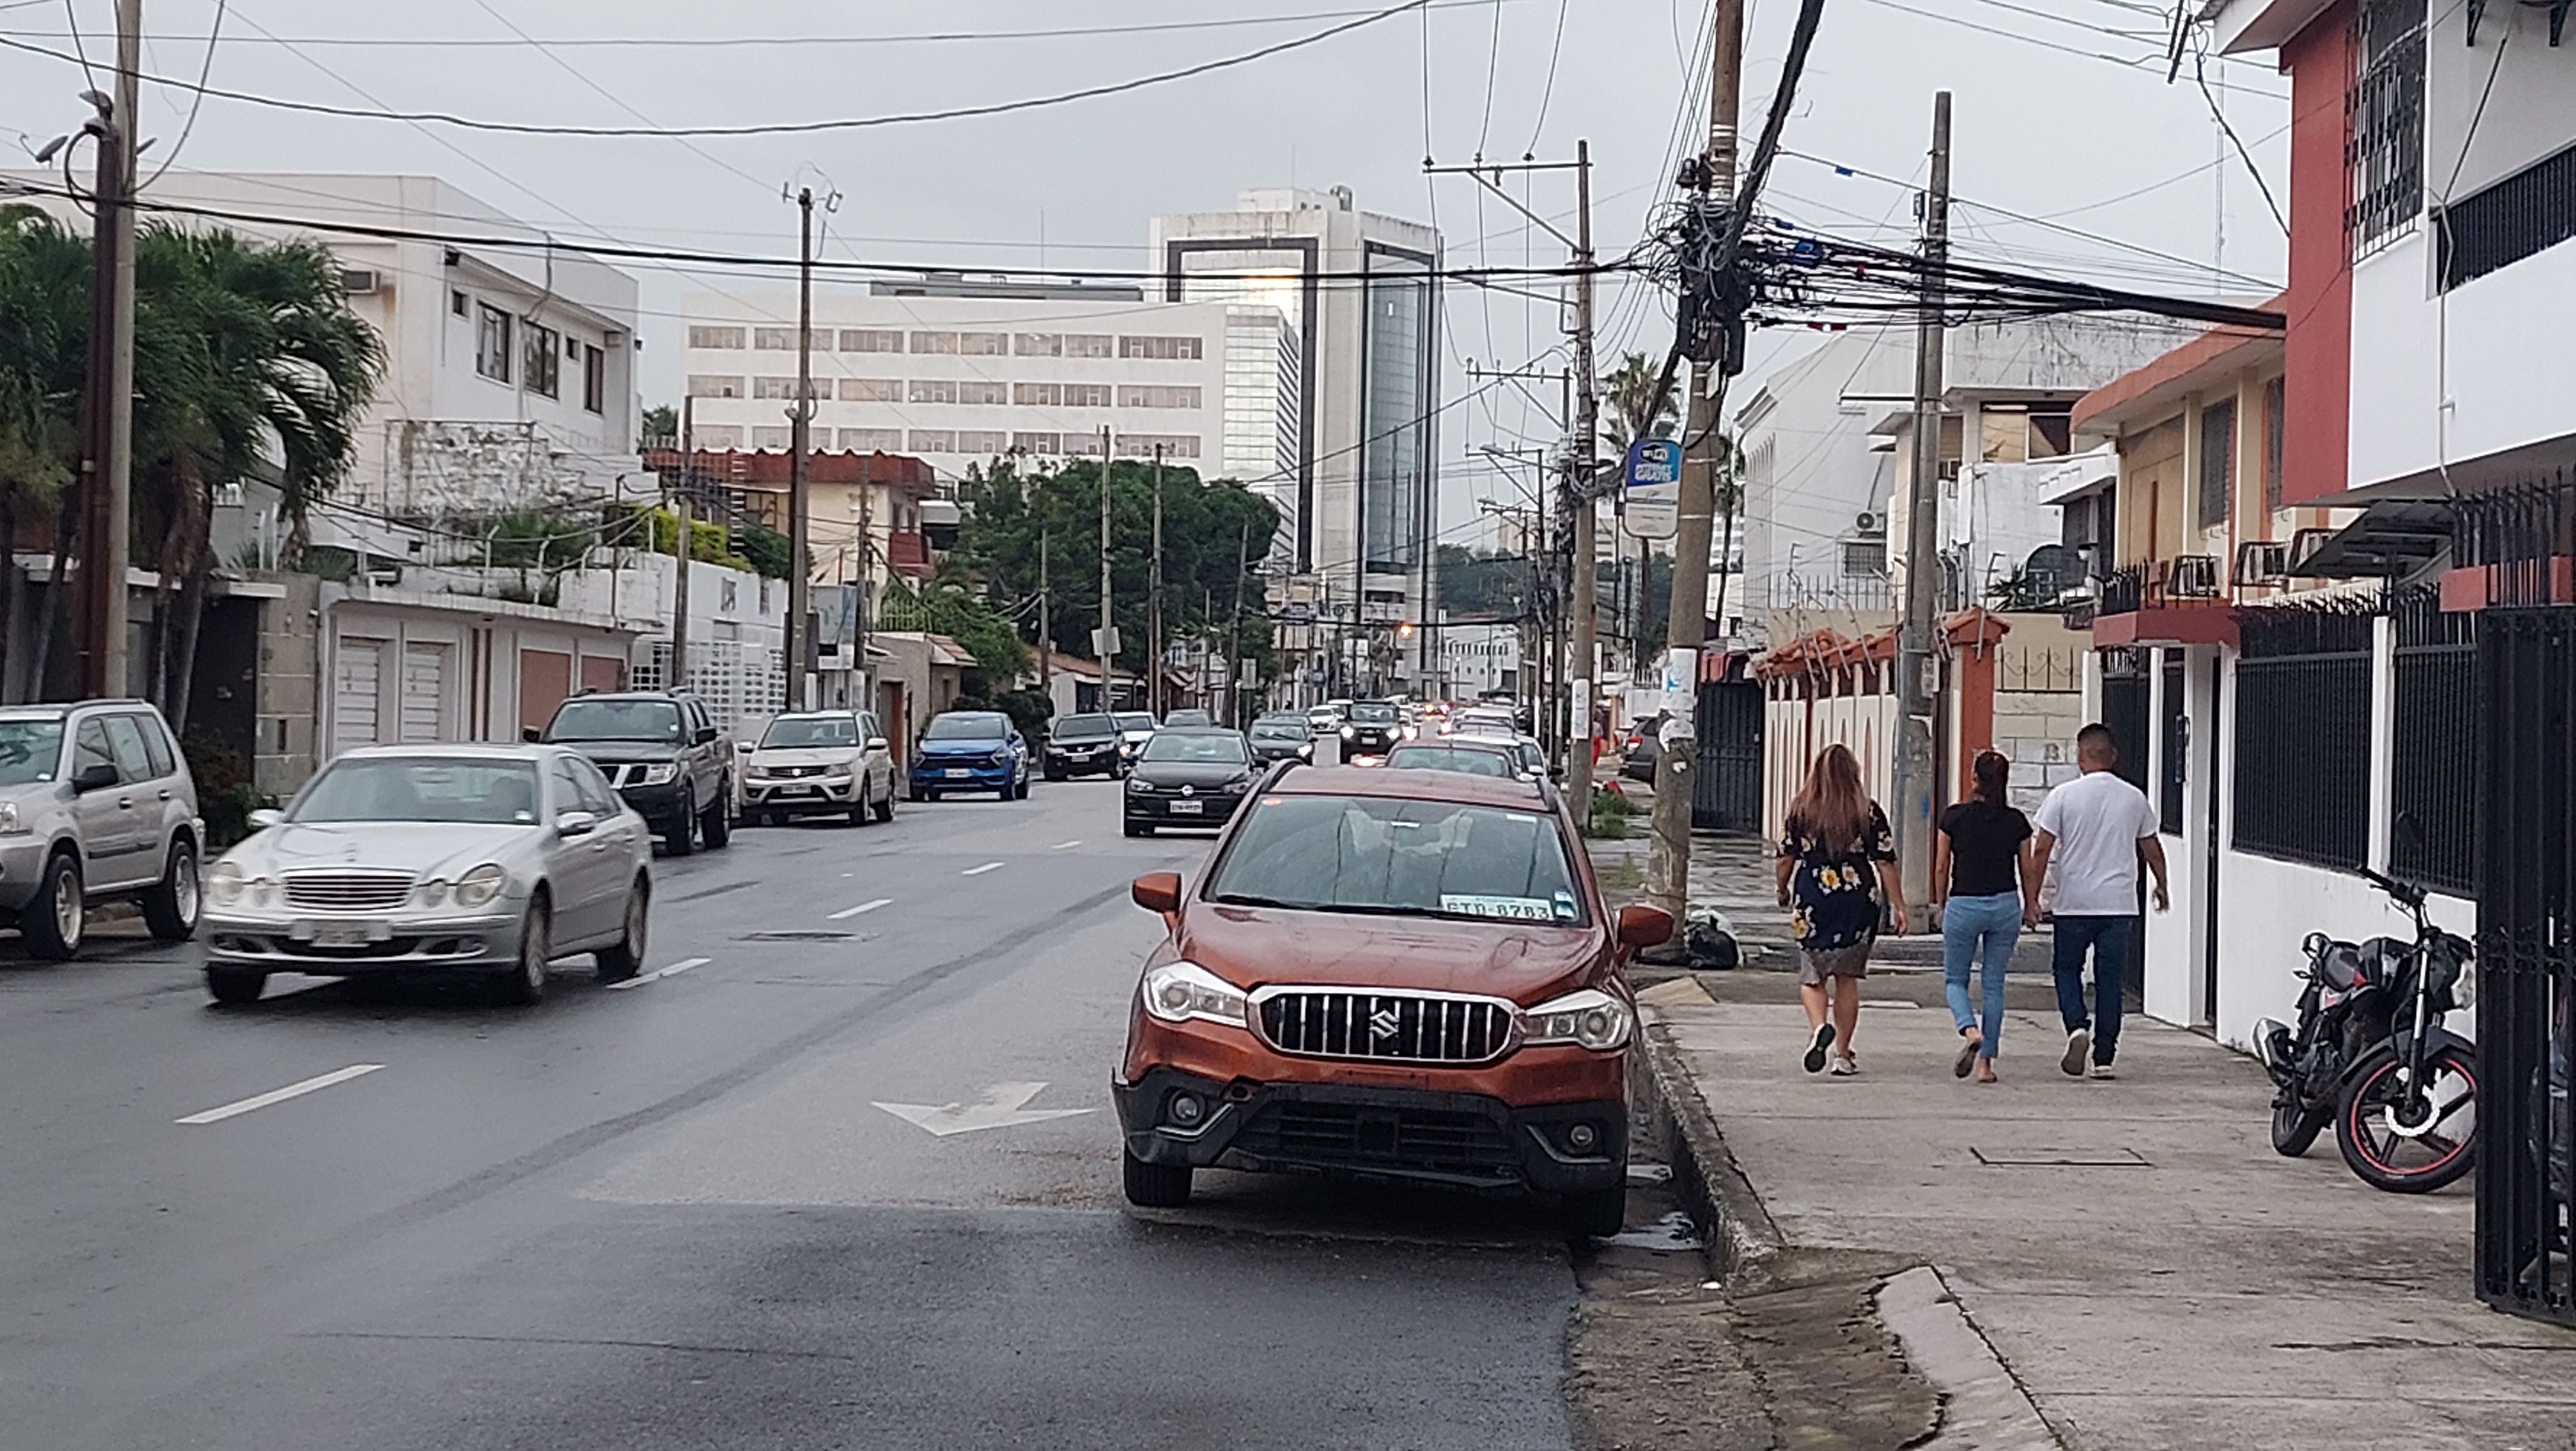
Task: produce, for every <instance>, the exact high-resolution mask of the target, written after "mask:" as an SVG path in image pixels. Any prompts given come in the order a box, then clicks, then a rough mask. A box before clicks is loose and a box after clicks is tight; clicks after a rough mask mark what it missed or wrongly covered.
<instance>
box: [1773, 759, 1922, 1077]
mask: <svg viewBox="0 0 2576 1451" xmlns="http://www.w3.org/2000/svg"><path fill="white" fill-rule="evenodd" d="M1778 876H1779V886H1780V905H1781V906H1783V907H1788V908H1790V909H1791V913H1792V915H1791V926H1792V929H1793V930H1794V931H1795V932H1796V934H1797V937H1798V949H1799V966H1798V999H1799V1001H1800V1002H1802V1003H1804V1004H1805V1005H1806V1008H1807V1055H1806V1059H1805V1066H1806V1070H1807V1071H1808V1072H1809V1073H1820V1072H1823V1071H1824V1069H1825V1067H1826V1065H1827V1063H1828V1062H1829V1061H1830V1063H1831V1064H1832V1067H1833V1071H1834V1073H1835V1074H1836V1075H1837V1076H1846V1075H1849V1074H1852V1073H1856V1072H1858V1071H1859V1067H1858V1065H1857V1064H1856V1063H1854V1062H1853V1060H1852V1034H1853V1032H1854V1031H1855V1030H1856V1029H1857V1028H1858V1027H1859V1024H1860V983H1861V979H1862V978H1865V977H1867V976H1868V975H1869V949H1870V944H1871V943H1873V942H1875V941H1876V940H1877V939H1878V928H1879V922H1880V919H1881V916H1882V910H1881V907H1880V902H1881V896H1880V894H1881V893H1884V894H1885V898H1884V900H1885V903H1886V907H1885V910H1884V916H1885V919H1886V921H1887V923H1888V925H1889V926H1890V927H1892V928H1893V929H1894V930H1895V931H1896V932H1897V933H1899V934H1900V935H1901V934H1903V932H1904V931H1905V893H1904V890H1903V888H1902V887H1901V886H1900V885H1899V882H1898V878H1897V875H1896V834H1895V833H1894V832H1893V831H1891V830H1890V829H1889V828H1888V824H1887V813H1886V812H1884V811H1881V810H1879V809H1878V803H1877V802H1874V801H1872V800H1870V799H1869V791H1868V790H1867V788H1865V787H1863V786H1862V785H1861V779H1860V762H1859V761H1858V760H1856V759H1855V758H1854V757H1853V756H1852V753H1851V750H1850V749H1849V748H1848V747H1846V746H1843V745H1840V744H1836V745H1830V746H1827V747H1825V749H1824V751H1823V753H1822V754H1820V755H1818V756H1817V757H1816V761H1815V764H1814V765H1812V766H1810V767H1809V768H1808V770H1807V783H1806V785H1804V786H1802V787H1800V788H1799V790H1798V795H1797V799H1796V800H1794V801H1791V802H1790V803H1789V820H1788V823H1787V825H1786V826H1785V827H1784V828H1783V829H1782V831H1781V834H1780V858H1779V864H1778Z"/></svg>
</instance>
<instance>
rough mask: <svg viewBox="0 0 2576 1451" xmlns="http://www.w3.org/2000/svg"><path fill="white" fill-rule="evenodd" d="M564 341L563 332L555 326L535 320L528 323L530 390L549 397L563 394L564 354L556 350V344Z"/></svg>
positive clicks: (528, 381)
mask: <svg viewBox="0 0 2576 1451" xmlns="http://www.w3.org/2000/svg"><path fill="white" fill-rule="evenodd" d="M562 341H563V334H561V333H559V332H556V331H555V330H554V329H553V328H550V327H546V326H543V325H541V324H538V323H533V322H532V323H530V324H528V334H527V369H526V376H527V383H528V391H529V392H531V393H537V394H542V395H543V396H545V397H548V398H560V397H562V396H563V355H562V354H561V353H558V352H557V351H555V344H557V343H559V342H562Z"/></svg>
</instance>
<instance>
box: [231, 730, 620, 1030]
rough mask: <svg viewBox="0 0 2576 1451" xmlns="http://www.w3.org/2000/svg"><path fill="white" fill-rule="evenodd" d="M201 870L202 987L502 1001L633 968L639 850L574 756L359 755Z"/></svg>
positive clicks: (474, 752) (616, 808) (616, 807)
mask: <svg viewBox="0 0 2576 1451" xmlns="http://www.w3.org/2000/svg"><path fill="white" fill-rule="evenodd" d="M251 820H252V822H253V824H254V825H256V826H258V827H259V830H258V831H257V832H256V833H254V834H253V835H252V836H251V837H250V839H249V840H247V841H244V842H242V843H241V844H240V845H238V846H236V847H234V848H233V849H232V850H231V851H229V852H226V853H225V854H224V856H223V859H222V860H221V861H218V862H216V863H215V864H214V866H213V867H212V868H211V869H209V870H208V871H207V873H206V990H207V991H208V992H209V993H211V994H213V995H214V999H215V1001H217V1002H219V1003H247V1002H251V1001H253V1000H255V999H257V998H258V997H259V995H260V991H261V989H262V988H263V987H264V986H265V985H266V984H267V982H268V976H269V974H270V973H273V972H299V973H310V974H314V975H318V976H323V977H352V976H358V975H361V974H370V973H396V974H400V973H421V974H436V975H439V976H465V975H471V976H476V977H482V978H485V979H487V980H488V981H490V982H491V984H492V985H493V986H494V987H495V988H496V989H498V991H499V992H500V994H501V996H502V997H503V998H505V999H506V1000H508V1001H510V1002H514V1003H533V1002H536V1001H537V1000H538V999H540V998H542V997H544V996H545V992H546V982H547V977H548V973H549V971H550V968H551V965H552V963H553V962H554V961H555V959H557V958H558V957H562V956H566V955H568V954H571V953H576V952H588V953H591V954H593V956H594V958H595V960H596V963H597V967H598V972H599V977H600V980H601V981H603V982H617V981H621V980H623V979H625V978H629V977H632V976H634V975H635V973H636V972H637V971H638V970H639V969H640V968H641V967H642V966H643V963H644V951H645V934H646V931H647V928H648V926H649V921H650V916H651V908H652V897H653V871H652V858H653V841H652V835H651V833H650V831H649V829H648V827H647V826H646V823H645V820H644V817H643V816H642V815H641V814H640V813H638V812H637V811H636V810H635V808H634V807H633V806H631V805H629V804H628V803H627V802H625V801H622V800H620V799H619V797H618V794H617V792H616V791H615V790H613V789H611V788H610V786H609V784H608V778H607V776H605V775H604V774H602V773H601V771H600V769H599V768H598V767H597V766H596V765H593V764H592V763H591V761H590V759H589V758H588V757H587V756H586V755H584V754H583V753H581V752H580V751H576V750H572V749H568V748H566V747H563V746H553V745H543V746H483V745H452V746H429V745H422V746H369V747H365V748H362V749H359V750H355V751H349V752H346V753H344V754H342V755H340V756H338V757H336V758H335V759H333V760H332V761H331V763H330V764H329V765H327V766H324V767H323V768H322V770H321V772H320V773H319V774H317V775H315V776H314V778H313V779H312V780H310V781H308V782H306V783H305V784H304V789H303V790H301V791H299V792H297V793H296V794H295V799H294V801H293V802H291V803H289V804H288V806H287V808H286V809H285V810H284V811H261V812H255V813H253V814H252V817H251Z"/></svg>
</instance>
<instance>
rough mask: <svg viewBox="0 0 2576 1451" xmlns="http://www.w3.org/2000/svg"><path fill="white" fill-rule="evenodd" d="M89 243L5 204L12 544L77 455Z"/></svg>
mask: <svg viewBox="0 0 2576 1451" xmlns="http://www.w3.org/2000/svg"><path fill="white" fill-rule="evenodd" d="M89 274H90V262H89V248H88V246H87V244H86V243H84V242H82V241H81V240H80V239H79V238H78V237H76V236H73V235H72V234H71V233H69V232H67V231H65V230H64V229H63V228H62V227H61V226H60V225H59V224H57V223H56V222H55V221H54V220H53V219H52V218H50V217H47V216H46V215H44V214H43V213H42V212H39V211H37V210H36V209H35V208H33V207H26V206H13V207H0V539H5V540H7V541H9V544H10V547H13V548H14V547H15V545H16V540H17V534H18V521H19V519H20V517H21V516H22V515H33V516H35V517H39V518H41V517H44V516H46V515H49V514H50V515H53V516H55V517H56V519H57V520H58V523H61V524H67V523H68V522H69V519H70V513H71V511H69V510H65V509H62V508H60V503H61V500H62V497H63V491H64V490H65V488H66V487H68V486H69V484H70V482H71V479H72V477H73V473H74V470H75V469H76V468H77V466H78V463H79V456H80V440H79V437H78V434H77V432H76V430H75V416H76V410H77V408H78V404H79V399H80V391H81V385H82V379H83V376H84V371H85V366H86V361H87V351H86V350H87V347H88V341H89ZM71 551H72V540H71V538H70V537H69V535H68V534H67V533H64V532H62V530H61V529H59V528H58V530H57V534H56V538H55V547H54V561H53V563H54V572H53V575H52V577H53V578H55V579H61V578H62V577H63V569H64V564H65V561H66V560H67V559H68V557H69V556H70V554H71ZM10 594H11V591H8V590H5V589H0V674H5V672H6V668H7V664H8V654H7V650H8V640H9V637H10V635H11V633H12V630H11V621H10V619H9V614H8V610H9V604H10V600H9V596H10ZM63 594H64V591H62V590H47V591H46V592H45V598H44V604H43V606H42V607H41V608H40V610H39V613H38V621H37V626H36V629H35V631H34V636H35V642H36V643H35V659H34V661H33V666H34V672H35V678H38V679H41V678H42V674H43V669H44V656H45V647H46V643H47V642H48V641H49V640H50V639H51V638H52V636H53V622H54V620H55V618H56V616H57V614H58V613H59V611H60V608H61V605H60V601H61V597H62V595H63Z"/></svg>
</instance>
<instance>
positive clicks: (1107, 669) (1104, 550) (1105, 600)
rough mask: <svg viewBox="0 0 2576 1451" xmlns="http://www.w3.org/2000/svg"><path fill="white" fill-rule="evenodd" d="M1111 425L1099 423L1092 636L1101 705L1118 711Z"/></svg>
mask: <svg viewBox="0 0 2576 1451" xmlns="http://www.w3.org/2000/svg"><path fill="white" fill-rule="evenodd" d="M1109 453H1110V434H1109V425H1108V424H1106V423H1104V424H1102V425H1100V628H1099V630H1098V631H1096V632H1094V634H1093V635H1092V637H1091V653H1092V654H1093V655H1096V656H1098V657H1099V659H1100V708H1101V709H1102V710H1116V709H1117V708H1118V707H1117V704H1116V702H1117V699H1118V691H1117V687H1116V685H1115V683H1114V677H1115V673H1116V671H1117V669H1118V612H1117V608H1116V605H1115V603H1114V601H1113V600H1112V598H1111V591H1110V580H1109Z"/></svg>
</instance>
